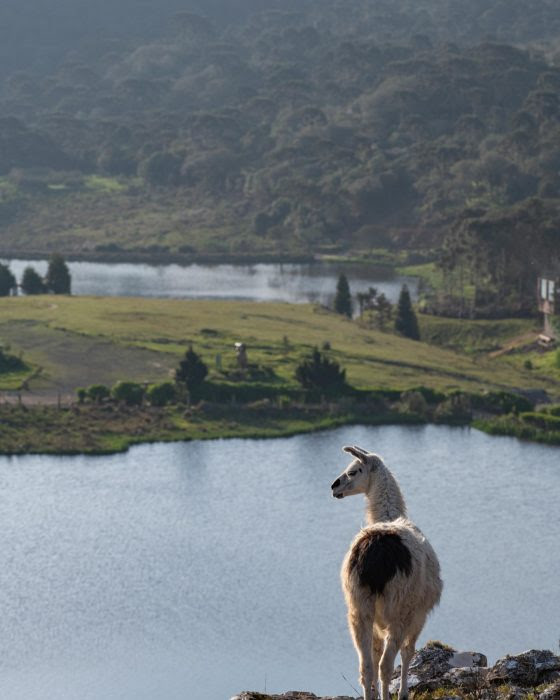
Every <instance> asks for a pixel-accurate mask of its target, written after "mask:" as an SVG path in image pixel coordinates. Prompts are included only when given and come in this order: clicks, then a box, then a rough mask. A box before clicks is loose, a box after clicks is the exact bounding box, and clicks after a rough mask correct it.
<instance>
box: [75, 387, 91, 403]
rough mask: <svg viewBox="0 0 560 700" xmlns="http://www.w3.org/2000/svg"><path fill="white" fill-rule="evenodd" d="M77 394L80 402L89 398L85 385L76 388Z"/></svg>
mask: <svg viewBox="0 0 560 700" xmlns="http://www.w3.org/2000/svg"><path fill="white" fill-rule="evenodd" d="M76 394H77V396H78V403H84V401H85V400H86V399H87V395H88V392H87V389H84V388H83V387H79V388H78V389H76Z"/></svg>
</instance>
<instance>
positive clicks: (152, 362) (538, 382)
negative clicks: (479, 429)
mask: <svg viewBox="0 0 560 700" xmlns="http://www.w3.org/2000/svg"><path fill="white" fill-rule="evenodd" d="M0 319H1V320H0V342H3V343H5V342H9V343H10V344H11V346H12V348H13V351H15V352H22V353H23V357H24V359H25V361H26V362H27V363H28V364H30V365H32V366H33V367H34V368H35V370H37V368H40V372H39V373H38V374H36V376H35V377H34V378H33V379H31V380H30V381H29V382H28V384H29V388H30V390H31V391H30V394H29V396H31V397H32V396H37V397H48V396H51V397H52V396H54V395H56V394H57V393H62V394H70V393H72V392H74V390H75V389H76V387H78V386H84V385H88V384H92V383H96V382H100V383H105V384H109V385H110V384H113V383H114V382H115V381H117V380H118V379H131V380H135V381H158V380H159V381H161V380H162V379H164V378H165V377H167V376H169V373H170V372H172V370H173V368H174V367H175V366H176V365H177V363H178V360H179V359H180V357H181V356H182V355H183V353H184V352H185V350H186V349H187V347H188V345H189V343H192V344H193V346H194V348H195V350H196V351H197V352H199V353H200V354H201V355H202V357H203V359H204V361H205V362H206V363H207V364H208V366H209V368H210V370H211V372H210V377H211V378H214V379H220V380H225V381H227V380H228V378H227V376H226V375H225V372H227V371H228V370H233V369H234V368H235V351H234V348H233V345H234V343H235V342H237V341H243V342H245V343H246V344H247V347H248V356H249V361H250V362H251V363H253V364H254V365H256V366H258V367H259V368H260V370H262V374H263V376H264V377H265V379H264V381H266V382H267V383H269V384H270V385H277V386H278V385H280V386H286V387H295V386H296V384H295V380H294V370H295V368H296V366H297V364H298V363H299V362H300V361H301V358H302V357H303V356H304V355H306V354H307V353H309V351H310V350H311V349H312V348H313V347H314V346H318V347H319V348H321V347H323V346H324V344H325V343H328V344H329V345H330V351H329V353H330V355H331V356H332V357H333V358H335V359H336V360H337V361H338V362H339V363H340V364H341V365H342V366H343V367H345V368H346V372H347V379H348V382H349V383H350V384H351V385H353V386H355V387H357V388H363V389H372V388H395V389H401V390H402V389H407V388H411V387H414V386H418V385H424V386H427V387H432V388H434V389H438V390H441V391H446V392H447V391H452V390H457V389H459V390H464V391H482V390H485V389H506V390H511V389H535V388H537V389H546V390H547V391H548V392H549V393H550V394H551V395H552V396H553V397H558V396H560V371H559V370H557V369H556V368H554V367H552V366H551V364H550V365H549V364H546V365H544V366H543V367H542V368H537V369H533V370H528V369H525V368H524V367H523V363H522V362H521V361H520V359H519V358H518V359H515V360H514V361H512V359H511V357H509V356H504V357H497V358H491V357H489V356H488V355H487V354H485V353H482V352H480V353H478V354H474V355H468V354H464V353H458V352H455V351H453V350H450V349H448V348H445V347H440V346H436V345H430V344H428V343H423V342H414V341H410V340H407V339H405V338H401V337H398V336H396V335H393V334H391V333H382V332H379V331H376V330H371V329H368V328H365V327H363V326H361V325H360V324H359V323H358V322H355V321H350V320H348V319H346V318H344V317H342V316H339V315H336V314H334V313H332V312H329V311H327V310H325V309H323V308H320V307H315V306H311V305H289V304H279V303H270V304H269V303H262V304H261V303H248V302H235V301H228V302H223V301H219V302H217V301H184V300H158V299H139V298H123V297H120V298H105V299H100V298H93V297H91V298H90V297H55V296H46V297H16V298H5V299H0ZM424 323H426V324H427V323H428V321H427V319H423V320H422V324H424ZM431 323H432V329H433V328H435V327H436V326H437V325H438V322H437V321H432V322H431ZM453 323H456V324H458V325H457V328H460V329H462V328H463V327H464V324H466V323H467V322H463V321H456V322H453ZM476 324H483V325H482V326H478V325H476ZM484 324H486V322H470V324H467V326H465V328H467V329H468V330H465V332H468V334H469V337H471V338H478V340H476V343H475V341H474V340H472V343H473V344H478V347H480V346H484V347H486V344H488V347H494V342H493V341H492V342H490V339H489V335H491V326H490V325H484ZM493 325H494V333H495V334H496V337H497V342H498V343H504V342H506V341H507V339H508V338H509V337H510V336H511V334H514V335H515V334H517V332H518V331H519V330H524V329H525V326H524V325H523V322H521V325H518V322H511V323H504V324H500V323H497V324H493ZM426 327H427V326H426ZM475 328H480V329H481V330H480V331H478V330H477V331H476V333H475V330H474V329H475ZM462 332H463V331H462V330H461V331H460V333H462ZM449 335H450V332H449V331H447V336H448V337H449ZM453 342H454V343H455V342H456V341H453ZM217 357H219V359H218V360H217ZM217 362H218V363H220V364H221V367H222V371H220V370H219V368H218V366H217ZM9 388H10V387H8V386H6V385H2V383H1V378H0V390H1V389H4V390H7V389H9ZM11 388H13V387H11Z"/></svg>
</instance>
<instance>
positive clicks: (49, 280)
mask: <svg viewBox="0 0 560 700" xmlns="http://www.w3.org/2000/svg"><path fill="white" fill-rule="evenodd" d="M45 282H46V285H47V289H48V290H49V291H50V292H53V293H54V294H70V287H71V285H72V278H71V277H70V270H69V269H68V265H67V264H66V262H65V261H64V258H63V257H62V255H60V253H53V254H52V255H51V259H50V260H49V269H48V270H47V277H46V279H45Z"/></svg>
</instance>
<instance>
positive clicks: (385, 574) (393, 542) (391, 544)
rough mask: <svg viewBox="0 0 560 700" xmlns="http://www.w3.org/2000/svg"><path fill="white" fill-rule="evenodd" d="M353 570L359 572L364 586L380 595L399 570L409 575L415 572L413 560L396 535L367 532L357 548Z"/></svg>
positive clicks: (392, 533) (353, 553)
mask: <svg viewBox="0 0 560 700" xmlns="http://www.w3.org/2000/svg"><path fill="white" fill-rule="evenodd" d="M349 566H350V571H352V570H354V569H355V570H356V573H357V574H358V580H359V582H360V584H361V585H362V586H369V588H370V589H371V592H372V593H375V594H377V595H381V594H382V593H383V591H384V589H385V585H386V584H387V582H388V581H390V580H391V579H392V578H393V577H394V576H395V575H396V573H397V572H398V571H401V572H402V573H403V574H405V575H406V576H409V575H410V572H411V570H412V557H411V556H410V552H409V550H408V547H406V545H405V544H403V541H402V540H401V538H400V536H399V535H398V534H397V533H396V532H376V531H373V532H367V533H365V534H364V535H363V537H361V539H360V540H359V541H358V542H357V543H356V544H355V545H354V549H353V551H352V555H351V557H350V565H349Z"/></svg>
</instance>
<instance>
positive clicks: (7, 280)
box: [0, 263, 17, 297]
mask: <svg viewBox="0 0 560 700" xmlns="http://www.w3.org/2000/svg"><path fill="white" fill-rule="evenodd" d="M16 284H17V283H16V278H15V277H14V276H13V274H12V271H11V270H10V268H9V267H8V266H7V265H3V264H2V263H0V297H7V296H9V295H10V294H11V293H12V289H14V287H15V286H16Z"/></svg>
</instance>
